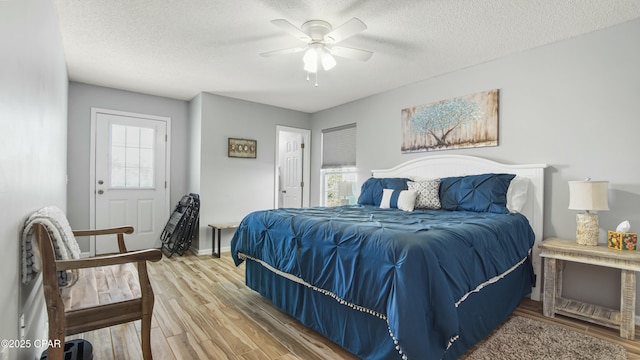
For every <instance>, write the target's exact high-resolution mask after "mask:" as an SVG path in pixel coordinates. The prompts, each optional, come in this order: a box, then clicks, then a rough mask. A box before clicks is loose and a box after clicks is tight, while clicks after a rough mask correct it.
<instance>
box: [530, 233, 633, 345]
mask: <svg viewBox="0 0 640 360" xmlns="http://www.w3.org/2000/svg"><path fill="white" fill-rule="evenodd" d="M538 247H539V248H540V256H541V257H543V258H544V298H543V314H544V316H547V317H554V316H555V314H561V315H565V316H570V317H574V318H577V319H581V320H585V321H589V322H592V323H595V324H599V325H603V326H607V327H612V328H615V329H618V328H619V329H620V337H623V338H625V339H634V337H635V308H636V271H640V253H639V252H637V251H631V250H628V251H621V250H614V249H609V248H607V247H606V246H602V245H601V246H587V245H579V244H577V243H576V242H575V240H564V239H556V238H551V239H547V240H544V241H543V242H542V243H541V244H540V245H539V246H538ZM564 261H571V262H577V263H583V264H590V265H598V266H605V267H608V268H614V269H620V270H621V274H622V275H621V279H622V282H621V287H620V310H615V309H609V308H605V307H602V306H598V305H594V304H588V303H585V302H582V301H578V300H573V299H568V298H565V297H563V296H562V271H563V266H562V262H564Z"/></svg>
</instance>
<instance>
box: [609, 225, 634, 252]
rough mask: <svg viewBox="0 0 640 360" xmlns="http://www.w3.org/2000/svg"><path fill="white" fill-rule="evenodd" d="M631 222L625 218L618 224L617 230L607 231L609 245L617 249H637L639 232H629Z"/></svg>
mask: <svg viewBox="0 0 640 360" xmlns="http://www.w3.org/2000/svg"><path fill="white" fill-rule="evenodd" d="M629 230H631V224H629V221H628V220H625V221H623V222H621V223H620V225H618V227H617V228H616V231H613V230H609V231H607V247H608V248H610V249H616V250H636V249H637V248H638V234H637V233H632V232H629Z"/></svg>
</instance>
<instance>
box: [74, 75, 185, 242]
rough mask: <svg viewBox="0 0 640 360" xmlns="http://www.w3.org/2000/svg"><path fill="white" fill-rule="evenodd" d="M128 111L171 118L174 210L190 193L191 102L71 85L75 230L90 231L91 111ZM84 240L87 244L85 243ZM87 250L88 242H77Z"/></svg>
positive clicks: (104, 88) (78, 84) (171, 200)
mask: <svg viewBox="0 0 640 360" xmlns="http://www.w3.org/2000/svg"><path fill="white" fill-rule="evenodd" d="M92 107H97V108H103V109H109V110H118V111H128V112H134V113H142V114H148V115H159V116H167V117H170V118H171V154H170V157H171V158H170V161H171V189H170V190H171V195H170V204H169V206H170V207H171V210H173V208H174V206H175V204H176V203H177V202H178V201H179V200H180V197H181V196H182V195H184V194H185V192H186V191H187V187H188V186H187V175H186V174H187V168H188V166H187V123H188V121H187V119H188V112H189V103H188V102H186V101H182V100H175V99H170V98H164V97H159V96H152V95H145V94H140V93H134V92H130V91H124V90H117V89H112V88H106V87H101V86H95V85H87V84H82V83H76V82H71V83H70V84H69V131H68V134H69V144H68V150H69V151H68V164H69V166H68V168H69V170H68V171H69V187H68V189H69V191H68V197H67V201H68V204H69V206H68V210H67V217H68V218H69V222H70V223H71V227H72V228H74V229H88V228H89V195H90V194H89V185H90V184H89V178H90V174H89V165H90V159H89V153H90V146H91V108H92ZM83 240H84V241H83ZM78 243H79V244H80V245H81V248H82V249H83V250H84V251H87V250H88V244H86V239H78Z"/></svg>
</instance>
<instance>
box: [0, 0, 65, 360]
mask: <svg viewBox="0 0 640 360" xmlns="http://www.w3.org/2000/svg"><path fill="white" fill-rule="evenodd" d="M0 49H2V50H1V51H0V79H2V80H0V128H1V129H2V132H0V203H2V207H0V244H1V245H2V252H3V253H4V254H5V256H3V258H2V261H0V273H1V274H3V284H2V287H0V308H1V309H2V322H1V323H0V338H1V339H19V338H20V337H19V331H18V316H19V314H20V313H22V312H24V313H25V319H26V325H27V329H26V336H25V338H26V339H41V338H42V337H43V336H44V334H46V331H45V329H44V328H43V324H44V323H45V321H46V312H45V311H44V310H45V307H44V295H43V294H42V290H41V287H39V284H41V281H42V280H41V279H42V277H41V276H39V277H38V280H35V281H33V282H32V283H31V284H29V285H28V286H21V282H20V276H21V269H20V266H21V262H20V260H19V259H20V245H19V244H20V239H21V236H20V235H21V233H22V227H23V224H24V221H25V220H26V218H27V217H28V216H29V214H30V213H31V212H33V211H35V210H37V209H38V208H40V207H43V206H47V205H56V206H58V207H60V208H61V209H63V210H64V209H65V208H66V170H67V84H68V80H67V71H66V65H65V61H64V54H63V50H62V43H61V37H60V33H59V31H58V19H57V15H56V11H55V8H54V6H53V3H52V2H51V1H46V0H21V1H4V2H0ZM32 324H35V326H31V325H32ZM0 351H2V352H3V353H4V352H5V351H6V352H7V353H6V354H8V355H7V357H6V358H10V359H26V358H30V359H33V358H35V357H36V355H38V356H39V354H40V352H41V350H39V349H34V348H31V349H23V350H21V351H20V352H18V350H16V349H4V348H0ZM3 355H4V354H3ZM3 358H5V357H3Z"/></svg>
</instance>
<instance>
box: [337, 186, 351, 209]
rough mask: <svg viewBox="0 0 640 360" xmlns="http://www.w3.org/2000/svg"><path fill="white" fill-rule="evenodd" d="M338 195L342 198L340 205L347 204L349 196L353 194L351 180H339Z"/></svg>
mask: <svg viewBox="0 0 640 360" xmlns="http://www.w3.org/2000/svg"><path fill="white" fill-rule="evenodd" d="M338 196H339V197H340V198H341V199H342V200H341V202H340V204H341V205H349V199H347V198H348V197H349V196H353V182H351V181H340V182H339V183H338Z"/></svg>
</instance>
